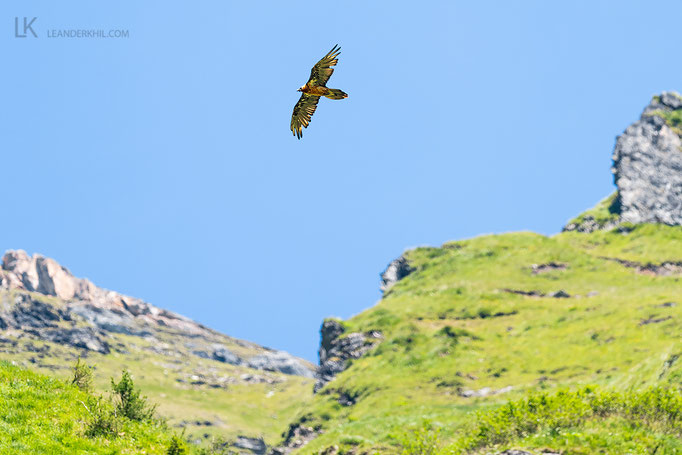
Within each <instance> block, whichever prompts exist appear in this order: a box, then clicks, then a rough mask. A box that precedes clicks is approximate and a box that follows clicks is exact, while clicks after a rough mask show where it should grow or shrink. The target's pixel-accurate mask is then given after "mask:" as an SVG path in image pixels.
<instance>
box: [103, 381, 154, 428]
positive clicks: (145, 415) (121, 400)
mask: <svg viewBox="0 0 682 455" xmlns="http://www.w3.org/2000/svg"><path fill="white" fill-rule="evenodd" d="M111 387H112V389H113V391H114V400H115V405H116V411H117V412H118V413H119V414H120V415H122V416H125V417H127V418H129V419H130V420H136V421H138V422H143V421H149V420H152V419H153V418H154V414H155V412H156V405H151V404H149V403H147V397H144V396H141V395H140V390H139V389H135V383H134V382H133V378H131V377H130V373H128V372H127V371H123V374H122V376H121V380H120V381H119V382H118V383H117V382H116V381H114V379H113V378H112V379H111Z"/></svg>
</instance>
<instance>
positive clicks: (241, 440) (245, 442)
mask: <svg viewBox="0 0 682 455" xmlns="http://www.w3.org/2000/svg"><path fill="white" fill-rule="evenodd" d="M232 446H233V447H236V448H238V449H244V450H248V451H249V452H251V453H254V454H256V455H265V453H266V451H267V449H268V446H267V445H266V444H265V441H263V439H262V438H249V437H247V436H237V440H236V441H235V442H233V443H232Z"/></svg>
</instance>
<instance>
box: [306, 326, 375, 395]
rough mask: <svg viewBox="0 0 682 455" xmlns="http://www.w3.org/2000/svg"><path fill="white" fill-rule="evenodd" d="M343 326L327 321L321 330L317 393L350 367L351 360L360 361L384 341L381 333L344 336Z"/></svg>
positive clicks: (373, 332)
mask: <svg viewBox="0 0 682 455" xmlns="http://www.w3.org/2000/svg"><path fill="white" fill-rule="evenodd" d="M344 332H345V328H344V327H343V325H342V324H341V323H340V322H338V321H336V320H333V319H327V320H326V321H324V322H323V323H322V328H321V329H320V335H321V342H320V350H319V355H320V366H319V368H318V371H317V382H316V383H315V388H314V390H315V392H317V391H319V390H320V389H321V388H322V387H324V386H325V384H327V383H328V382H329V381H331V380H332V379H334V377H335V376H336V375H337V374H339V373H341V372H342V371H344V370H345V369H346V368H347V367H348V361H349V360H350V359H358V358H360V357H362V356H363V355H365V353H367V351H369V350H370V349H372V348H373V347H374V346H375V345H376V343H378V342H379V341H381V340H382V339H383V335H382V334H381V332H379V331H376V330H375V331H370V332H367V333H359V332H353V333H349V334H347V335H344Z"/></svg>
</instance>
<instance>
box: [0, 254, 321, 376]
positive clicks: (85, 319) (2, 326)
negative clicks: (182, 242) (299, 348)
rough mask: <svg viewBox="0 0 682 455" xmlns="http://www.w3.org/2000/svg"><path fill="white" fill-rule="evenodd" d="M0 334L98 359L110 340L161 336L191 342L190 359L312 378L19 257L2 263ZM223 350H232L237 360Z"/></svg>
mask: <svg viewBox="0 0 682 455" xmlns="http://www.w3.org/2000/svg"><path fill="white" fill-rule="evenodd" d="M2 290H4V291H5V292H2ZM8 291H11V292H8ZM0 330H2V332H0V333H3V332H4V333H5V334H15V335H16V334H21V335H28V336H32V337H34V338H37V339H40V340H43V341H50V342H54V343H59V344H64V345H69V346H72V347H74V348H79V349H84V350H86V351H94V352H98V353H101V354H108V353H109V352H110V350H111V349H112V339H111V335H113V334H124V335H131V336H136V337H141V338H145V339H148V340H153V339H155V338H158V336H157V335H158V334H159V333H160V332H164V333H165V334H171V335H173V334H175V335H177V336H179V337H181V339H190V340H191V343H190V344H191V349H190V348H188V351H187V352H188V354H189V355H191V356H196V357H200V358H203V359H211V360H215V361H217V362H223V363H228V364H231V365H240V366H244V367H247V368H253V369H256V370H265V371H276V372H281V373H284V374H289V375H298V376H305V377H313V376H314V374H315V371H314V369H313V368H312V367H311V366H310V364H308V363H307V362H305V361H303V360H301V359H297V358H295V357H293V356H292V355H290V354H288V353H286V352H283V351H276V350H272V349H267V348H263V347H260V346H257V345H255V344H252V343H248V342H245V341H241V340H235V339H232V338H230V337H226V336H225V335H222V334H219V333H217V332H215V331H213V330H210V329H208V328H207V327H205V326H203V325H201V324H199V323H197V322H195V321H192V320H190V319H188V318H186V317H184V316H181V315H179V314H176V313H173V312H171V311H167V310H164V309H161V308H158V307H156V306H154V305H151V304H150V303H147V302H144V301H142V300H140V299H137V298H134V297H129V296H126V295H122V294H119V293H117V292H114V291H108V290H106V289H102V288H99V287H97V286H95V285H94V284H93V283H92V282H90V281H89V280H87V279H83V278H77V277H74V276H73V275H72V274H71V272H69V270H68V269H66V268H65V267H62V266H61V265H59V264H58V263H57V262H56V261H55V260H54V259H50V258H46V257H43V256H40V255H37V254H36V255H34V256H29V255H28V254H26V252H24V251H21V250H17V251H8V252H7V253H6V254H5V255H4V257H3V258H2V264H1V268H0ZM226 344H229V345H237V346H238V347H239V351H241V352H240V353H239V354H238V353H235V352H233V351H234V348H232V349H231V348H230V347H228V346H226ZM159 349H160V348H159ZM160 350H161V351H163V349H160ZM179 351H181V350H180V349H178V352H179Z"/></svg>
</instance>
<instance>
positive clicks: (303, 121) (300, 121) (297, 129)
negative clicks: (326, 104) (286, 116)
mask: <svg viewBox="0 0 682 455" xmlns="http://www.w3.org/2000/svg"><path fill="white" fill-rule="evenodd" d="M318 101H320V97H319V96H313V95H308V94H307V93H304V94H302V95H301V98H300V99H299V100H298V103H296V106H294V113H293V114H292V115H291V132H292V133H294V136H296V137H297V138H299V139H301V137H303V128H307V127H308V125H309V124H310V119H311V117H312V116H313V114H314V113H315V109H316V108H317V102H318Z"/></svg>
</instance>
